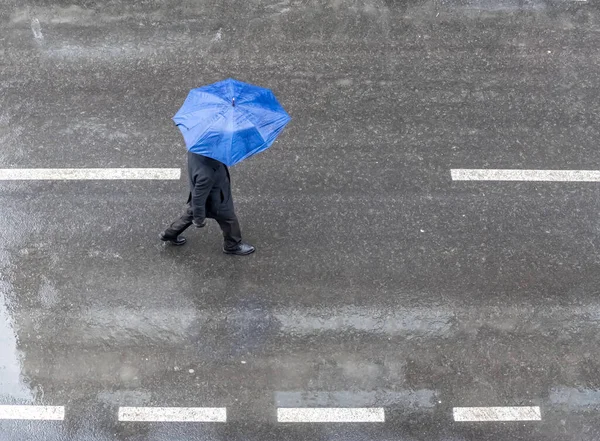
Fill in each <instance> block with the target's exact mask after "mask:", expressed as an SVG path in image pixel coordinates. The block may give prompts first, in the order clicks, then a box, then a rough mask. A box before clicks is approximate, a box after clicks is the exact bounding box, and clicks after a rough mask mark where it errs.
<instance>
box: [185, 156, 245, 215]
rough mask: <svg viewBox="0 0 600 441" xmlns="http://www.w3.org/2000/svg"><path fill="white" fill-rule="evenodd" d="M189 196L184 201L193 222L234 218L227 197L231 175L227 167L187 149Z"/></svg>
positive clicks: (229, 192)
mask: <svg viewBox="0 0 600 441" xmlns="http://www.w3.org/2000/svg"><path fill="white" fill-rule="evenodd" d="M188 174H189V177H190V195H189V198H188V203H189V204H191V206H192V210H193V212H194V222H195V223H197V224H201V223H202V222H204V219H205V218H207V217H208V218H211V219H219V218H220V219H229V218H231V217H234V216H235V214H234V209H233V198H232V197H231V177H230V176H229V170H228V169H227V166H226V165H225V164H223V163H222V162H219V161H217V160H215V159H212V158H208V157H206V156H202V155H197V154H196V153H192V152H188Z"/></svg>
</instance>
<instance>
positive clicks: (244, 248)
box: [223, 242, 256, 256]
mask: <svg viewBox="0 0 600 441" xmlns="http://www.w3.org/2000/svg"><path fill="white" fill-rule="evenodd" d="M255 251H256V248H254V247H253V246H252V245H250V244H247V243H244V242H242V243H241V244H239V245H238V246H236V247H235V248H223V252H224V253H225V254H235V255H236V256H247V255H248V254H252V253H253V252H255Z"/></svg>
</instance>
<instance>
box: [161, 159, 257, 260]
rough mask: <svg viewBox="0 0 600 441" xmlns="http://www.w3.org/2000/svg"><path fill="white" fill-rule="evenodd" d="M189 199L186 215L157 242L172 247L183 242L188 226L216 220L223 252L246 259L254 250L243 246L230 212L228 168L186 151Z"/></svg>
mask: <svg viewBox="0 0 600 441" xmlns="http://www.w3.org/2000/svg"><path fill="white" fill-rule="evenodd" d="M188 173H189V181H190V195H189V198H188V206H187V210H186V212H185V214H184V215H183V216H181V217H180V218H179V219H177V220H176V221H175V222H173V223H172V224H171V225H170V226H169V227H168V228H167V229H166V230H165V231H163V232H162V233H161V234H160V236H159V237H160V240H162V241H164V242H167V243H170V244H172V245H183V244H185V242H186V239H185V238H184V237H180V236H179V235H180V234H181V233H183V232H184V231H185V230H186V229H187V228H188V227H189V226H190V225H192V224H194V225H195V226H196V227H198V228H202V227H204V226H205V225H206V219H207V218H211V219H214V220H216V221H217V222H218V223H219V226H220V227H221V230H222V231H223V238H224V239H225V243H224V244H223V252H224V253H225V254H235V255H238V256H246V255H248V254H252V253H253V252H254V251H255V248H254V247H253V246H252V245H249V244H247V243H244V242H242V232H241V230H240V224H239V222H238V220H237V217H236V215H235V212H234V209H233V198H232V196H231V178H230V176H229V170H228V169H227V166H226V165H225V164H223V163H222V162H219V161H217V160H215V159H212V158H209V157H207V156H202V155H199V154H196V153H192V152H189V151H188Z"/></svg>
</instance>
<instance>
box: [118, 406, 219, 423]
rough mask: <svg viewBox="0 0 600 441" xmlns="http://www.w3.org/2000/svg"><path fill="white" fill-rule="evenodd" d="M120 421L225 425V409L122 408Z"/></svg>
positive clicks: (120, 409)
mask: <svg viewBox="0 0 600 441" xmlns="http://www.w3.org/2000/svg"><path fill="white" fill-rule="evenodd" d="M119 421H145V422H200V423H225V422H227V409H226V408H225V407H120V408H119Z"/></svg>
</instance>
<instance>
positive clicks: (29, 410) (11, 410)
mask: <svg viewBox="0 0 600 441" xmlns="http://www.w3.org/2000/svg"><path fill="white" fill-rule="evenodd" d="M64 419H65V408H64V407H63V406H25V405H22V406H20V405H4V406H0V420H51V421H62V420H64Z"/></svg>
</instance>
